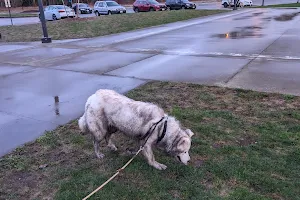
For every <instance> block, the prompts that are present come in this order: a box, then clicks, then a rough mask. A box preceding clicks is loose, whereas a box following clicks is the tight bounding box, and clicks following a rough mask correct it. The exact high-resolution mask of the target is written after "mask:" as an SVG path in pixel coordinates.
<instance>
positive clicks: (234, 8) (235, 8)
mask: <svg viewBox="0 0 300 200" xmlns="http://www.w3.org/2000/svg"><path fill="white" fill-rule="evenodd" d="M236 1H237V0H234V1H233V2H234V7H233V10H237V7H236Z"/></svg>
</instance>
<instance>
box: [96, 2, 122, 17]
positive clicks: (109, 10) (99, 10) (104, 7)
mask: <svg viewBox="0 0 300 200" xmlns="http://www.w3.org/2000/svg"><path fill="white" fill-rule="evenodd" d="M94 12H95V14H96V15H97V16H100V15H111V14H120V13H126V8H125V7H124V6H121V5H120V4H118V3H117V2H115V1H96V3H95V5H94Z"/></svg>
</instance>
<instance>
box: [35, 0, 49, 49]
mask: <svg viewBox="0 0 300 200" xmlns="http://www.w3.org/2000/svg"><path fill="white" fill-rule="evenodd" d="M38 3H39V11H40V20H41V24H42V28H43V34H44V38H42V43H51V42H52V40H51V38H49V37H48V31H47V26H46V20H45V13H44V8H43V2H42V0H39V1H38Z"/></svg>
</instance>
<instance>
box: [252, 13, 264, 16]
mask: <svg viewBox="0 0 300 200" xmlns="http://www.w3.org/2000/svg"><path fill="white" fill-rule="evenodd" d="M262 14H264V13H263V12H256V13H253V14H252V15H253V16H259V15H262Z"/></svg>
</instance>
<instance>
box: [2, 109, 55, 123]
mask: <svg viewBox="0 0 300 200" xmlns="http://www.w3.org/2000/svg"><path fill="white" fill-rule="evenodd" d="M0 113H4V114H6V115H10V116H13V117H18V118H25V119H30V120H34V121H39V122H50V123H52V124H55V125H58V124H56V123H54V122H52V121H47V120H40V119H35V118H33V117H29V116H25V115H20V114H17V113H13V112H7V111H3V110H0Z"/></svg>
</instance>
